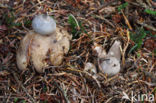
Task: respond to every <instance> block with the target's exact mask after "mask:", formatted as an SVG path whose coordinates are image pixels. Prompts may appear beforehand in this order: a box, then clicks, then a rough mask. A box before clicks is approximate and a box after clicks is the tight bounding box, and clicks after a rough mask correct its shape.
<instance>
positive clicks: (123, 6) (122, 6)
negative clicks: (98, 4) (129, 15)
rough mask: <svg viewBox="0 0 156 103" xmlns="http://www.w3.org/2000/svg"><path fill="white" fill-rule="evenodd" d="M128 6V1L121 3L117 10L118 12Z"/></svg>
mask: <svg viewBox="0 0 156 103" xmlns="http://www.w3.org/2000/svg"><path fill="white" fill-rule="evenodd" d="M127 6H128V2H126V3H123V4H121V5H120V6H118V8H117V10H118V12H120V11H121V10H122V9H124V8H126V7H127Z"/></svg>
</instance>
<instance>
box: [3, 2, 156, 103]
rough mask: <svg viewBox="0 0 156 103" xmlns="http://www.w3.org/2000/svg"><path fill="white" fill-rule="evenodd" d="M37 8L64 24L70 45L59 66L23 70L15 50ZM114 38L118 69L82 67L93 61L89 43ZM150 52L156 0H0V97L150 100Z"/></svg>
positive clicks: (52, 101)
mask: <svg viewBox="0 0 156 103" xmlns="http://www.w3.org/2000/svg"><path fill="white" fill-rule="evenodd" d="M41 13H47V14H49V15H50V16H52V17H53V18H54V19H55V20H56V23H57V25H61V26H62V27H64V28H65V29H67V30H68V32H69V33H70V34H71V35H72V36H73V39H72V40H71V48H70V51H69V53H68V54H67V55H65V58H64V61H63V63H62V65H61V66H58V67H53V66H51V67H49V68H48V69H46V71H45V73H42V74H39V73H37V72H35V71H34V70H33V66H32V65H30V66H29V70H27V71H24V72H22V71H20V70H19V69H18V68H17V65H16V50H17V48H18V47H19V43H20V40H21V39H22V38H23V37H24V36H25V34H26V33H27V32H28V31H29V30H32V27H31V21H32V19H33V18H34V17H35V15H37V14H41ZM115 40H119V41H121V43H122V46H121V52H122V58H121V70H120V73H118V74H116V75H114V76H111V77H108V76H107V75H105V74H103V73H102V72H101V71H100V70H98V73H97V74H96V76H97V78H94V76H92V75H90V74H89V73H86V72H84V65H85V64H86V63H87V62H92V63H95V64H96V61H97V57H96V55H95V53H94V52H93V50H92V48H93V44H94V43H97V44H99V45H101V46H103V47H104V49H105V50H106V51H108V50H109V48H110V46H111V45H112V44H113V42H114V41H115ZM155 58H156V2H155V0H0V103H129V102H142V103H147V102H153V103H154V101H156V59H155ZM97 69H98V68H97ZM143 94H144V96H143ZM128 98H129V99H128Z"/></svg>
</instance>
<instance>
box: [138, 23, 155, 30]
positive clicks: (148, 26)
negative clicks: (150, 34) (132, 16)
mask: <svg viewBox="0 0 156 103" xmlns="http://www.w3.org/2000/svg"><path fill="white" fill-rule="evenodd" d="M137 23H138V24H140V25H142V26H143V27H146V28H149V29H151V30H153V31H156V28H155V27H153V26H150V25H148V24H145V23H141V22H139V21H137Z"/></svg>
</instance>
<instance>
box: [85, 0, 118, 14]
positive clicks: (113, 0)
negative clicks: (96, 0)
mask: <svg viewBox="0 0 156 103" xmlns="http://www.w3.org/2000/svg"><path fill="white" fill-rule="evenodd" d="M114 2H116V0H112V1H110V2H108V3H104V4H103V5H102V6H100V7H99V8H97V9H95V10H94V11H91V12H89V13H88V14H87V15H86V17H88V16H90V15H92V14H93V13H95V12H97V11H99V10H101V9H102V8H104V7H106V6H108V5H112V4H113V3H114Z"/></svg>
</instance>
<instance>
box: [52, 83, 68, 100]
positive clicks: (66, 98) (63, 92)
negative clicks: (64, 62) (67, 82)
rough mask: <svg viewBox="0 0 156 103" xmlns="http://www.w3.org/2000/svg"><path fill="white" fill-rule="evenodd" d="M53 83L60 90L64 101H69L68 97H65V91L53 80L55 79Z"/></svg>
mask: <svg viewBox="0 0 156 103" xmlns="http://www.w3.org/2000/svg"><path fill="white" fill-rule="evenodd" d="M54 85H55V86H56V87H57V88H58V89H59V90H60V91H61V92H62V94H63V97H64V99H65V101H66V103H70V101H69V99H68V97H67V94H66V92H65V91H64V90H63V89H62V88H61V87H60V86H59V85H58V83H57V82H55V81H54Z"/></svg>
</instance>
